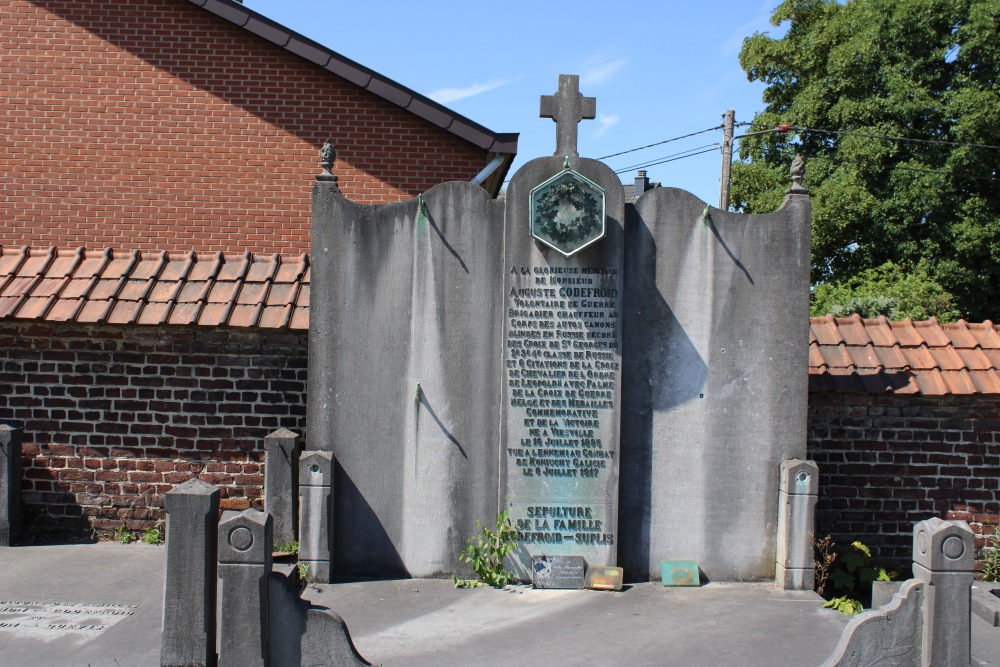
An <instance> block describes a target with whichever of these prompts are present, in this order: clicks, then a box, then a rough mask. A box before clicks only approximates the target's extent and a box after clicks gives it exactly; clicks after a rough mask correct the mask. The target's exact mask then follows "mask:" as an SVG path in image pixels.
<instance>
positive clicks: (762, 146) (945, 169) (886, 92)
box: [732, 0, 1000, 320]
mask: <svg viewBox="0 0 1000 667" xmlns="http://www.w3.org/2000/svg"><path fill="white" fill-rule="evenodd" d="M771 22H772V24H774V25H775V26H783V27H784V26H787V31H786V32H785V34H784V36H782V37H780V38H772V37H770V36H769V35H768V34H767V33H756V34H754V35H753V36H751V37H748V38H747V39H746V40H745V41H744V43H743V49H742V51H741V53H740V64H741V65H742V66H743V69H744V70H745V71H746V73H747V77H748V78H749V79H750V80H751V81H761V82H763V83H764V84H765V85H766V86H767V87H766V89H765V91H764V102H765V103H766V104H767V107H766V109H765V110H764V111H763V112H762V113H760V114H757V116H756V117H755V118H754V126H752V127H751V128H750V131H751V132H753V131H760V130H766V129H767V128H773V127H775V126H776V125H778V124H789V125H792V126H794V127H795V128H797V129H795V130H793V131H790V132H786V133H779V132H768V133H764V134H759V135H755V136H751V137H746V138H745V139H743V140H742V141H741V144H740V160H739V161H738V162H737V163H736V164H734V165H733V186H732V199H733V202H734V205H735V206H736V208H737V210H741V211H744V212H747V213H759V212H766V211H772V210H774V209H775V208H776V207H777V206H778V205H779V204H780V202H781V199H782V196H783V191H784V189H785V188H787V187H788V183H789V176H788V169H789V166H790V164H791V161H792V159H793V157H794V155H795V153H797V152H798V153H801V154H802V155H803V157H805V159H806V164H807V170H806V178H805V185H806V187H808V188H810V190H811V191H812V197H813V223H812V233H813V245H812V279H813V283H814V285H817V289H816V290H815V292H814V294H818V295H822V294H824V289H820V286H822V285H823V284H824V283H829V284H831V285H840V286H845V285H846V284H847V281H854V283H853V284H855V287H854V288H853V289H854V290H855V291H857V289H858V285H860V282H863V281H865V280H867V279H873V278H875V277H877V276H880V284H881V285H882V287H883V288H885V285H886V284H888V282H891V281H890V280H889V279H890V278H892V277H893V276H896V277H897V278H898V277H900V276H905V275H906V274H907V272H915V273H920V274H922V275H923V277H924V278H925V279H926V280H925V282H929V283H931V284H933V285H934V286H936V288H935V289H928V290H922V291H921V293H922V294H925V295H927V296H929V297H933V299H936V301H934V300H932V301H931V302H928V303H926V304H924V305H923V306H922V308H923V312H925V313H926V314H927V315H940V316H942V317H943V318H948V317H951V316H953V315H950V314H949V313H950V312H951V311H952V310H953V309H954V308H955V307H957V310H958V311H959V312H960V314H961V315H962V316H963V317H966V318H969V319H973V320H982V319H993V320H1000V149H997V146H1000V88H998V85H1000V82H998V74H1000V37H998V26H1000V0H847V2H846V3H845V4H840V3H839V2H836V0H785V2H783V3H781V4H780V5H779V6H778V7H777V8H776V9H775V10H774V13H773V14H772V16H771ZM878 137H902V138H907V139H912V140H914V141H898V140H893V139H883V138H878ZM946 142H952V143H946ZM955 144H978V146H969V145H955ZM888 262H891V263H892V265H893V268H892V269H891V270H885V271H882V273H878V272H876V273H871V271H873V270H877V269H880V267H885V266H886V265H887V263H888ZM918 266H919V267H921V269H920V271H917V267H918ZM859 281H860V282H859ZM896 282H897V283H898V282H899V281H898V280H897V281H896ZM899 287H900V285H899V284H897V285H896V288H899ZM862 292H863V296H867V297H877V298H885V299H888V298H892V295H891V294H889V293H888V292H885V291H884V289H883V292H882V293H875V292H872V291H871V290H867V289H866V290H862ZM940 292H943V293H944V294H950V295H954V299H955V304H951V303H948V300H947V299H944V300H941V299H939V298H938V297H939V296H940ZM935 304H936V305H935ZM938 306H940V307H941V308H943V310H938ZM908 312H909V311H908Z"/></svg>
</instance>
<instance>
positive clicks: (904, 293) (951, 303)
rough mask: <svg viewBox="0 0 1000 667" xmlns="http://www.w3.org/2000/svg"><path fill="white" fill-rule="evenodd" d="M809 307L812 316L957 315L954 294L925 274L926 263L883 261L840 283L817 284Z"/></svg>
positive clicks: (950, 317)
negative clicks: (909, 265)
mask: <svg viewBox="0 0 1000 667" xmlns="http://www.w3.org/2000/svg"><path fill="white" fill-rule="evenodd" d="M810 310H811V314H812V315H814V316H821V315H826V314H827V313H833V314H834V315H836V316H837V317H848V316H850V315H853V314H854V313H858V314H859V315H861V316H862V317H878V316H879V315H885V316H886V317H888V318H889V319H890V320H901V319H903V318H906V317H909V318H911V319H914V320H926V319H927V318H929V317H931V316H935V317H937V318H938V320H940V321H942V322H954V321H955V320H957V319H958V317H959V312H958V310H956V309H955V297H953V296H952V295H951V294H949V293H948V292H947V291H946V290H945V289H944V288H943V287H941V285H939V284H938V283H936V282H935V281H934V279H933V278H931V277H930V276H929V275H928V273H927V264H926V262H921V263H920V264H918V265H917V266H916V268H915V269H914V270H909V271H907V270H904V269H903V268H902V267H900V266H898V265H896V264H893V263H892V262H886V263H885V264H883V265H882V266H880V267H878V268H875V269H865V270H864V271H862V272H861V273H859V274H857V275H855V276H851V277H849V278H847V279H846V280H843V281H840V282H836V283H822V284H819V285H816V287H815V288H814V289H813V298H812V307H811V309H810Z"/></svg>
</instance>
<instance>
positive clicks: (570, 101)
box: [539, 74, 597, 157]
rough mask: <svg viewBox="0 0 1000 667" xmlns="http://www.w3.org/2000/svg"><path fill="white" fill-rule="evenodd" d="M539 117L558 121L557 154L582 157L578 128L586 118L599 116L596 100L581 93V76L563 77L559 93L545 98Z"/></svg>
mask: <svg viewBox="0 0 1000 667" xmlns="http://www.w3.org/2000/svg"><path fill="white" fill-rule="evenodd" d="M539 116H541V117H542V118H551V119H552V120H554V121H555V122H556V152H555V155H563V156H568V155H571V156H573V157H579V155H580V154H579V153H577V150H576V137H577V129H578V128H577V125H578V124H579V123H580V121H581V120H583V119H584V118H586V119H593V118H596V117H597V98H596V97H584V96H583V95H581V94H580V76H579V75H578V74H560V75H559V91H558V92H557V93H556V94H555V95H542V107H541V112H540V113H539Z"/></svg>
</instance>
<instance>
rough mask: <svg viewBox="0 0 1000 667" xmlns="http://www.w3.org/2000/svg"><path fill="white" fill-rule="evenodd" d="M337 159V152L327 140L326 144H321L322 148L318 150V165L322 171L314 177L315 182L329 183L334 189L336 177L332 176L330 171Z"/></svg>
mask: <svg viewBox="0 0 1000 667" xmlns="http://www.w3.org/2000/svg"><path fill="white" fill-rule="evenodd" d="M336 159H337V150H336V149H335V148H334V147H333V144H331V143H330V140H329V139H327V140H326V143H324V144H323V148H321V149H319V163H320V165H321V166H322V167H323V171H322V172H320V173H319V174H317V175H316V180H317V181H331V182H332V183H333V185H334V187H336V185H337V176H336V175H335V174H333V173H332V172H331V171H330V169H332V168H333V161H334V160H336Z"/></svg>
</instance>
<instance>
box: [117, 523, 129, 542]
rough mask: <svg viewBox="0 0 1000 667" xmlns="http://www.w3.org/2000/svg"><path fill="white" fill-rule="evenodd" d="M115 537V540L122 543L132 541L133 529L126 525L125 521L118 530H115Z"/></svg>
mask: <svg viewBox="0 0 1000 667" xmlns="http://www.w3.org/2000/svg"><path fill="white" fill-rule="evenodd" d="M114 538H115V541H117V542H119V543H120V544H131V543H132V533H131V531H129V529H128V528H126V527H125V524H124V523H123V524H122V525H120V526H118V530H116V531H115V532H114Z"/></svg>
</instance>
